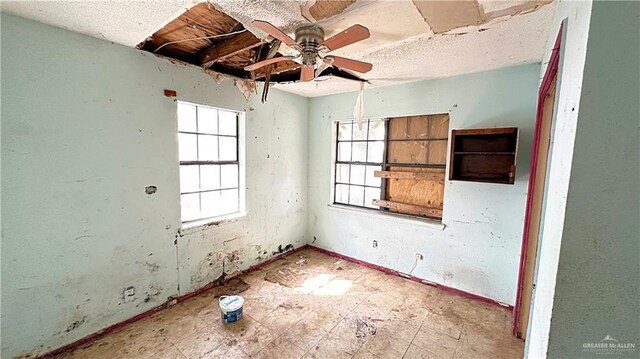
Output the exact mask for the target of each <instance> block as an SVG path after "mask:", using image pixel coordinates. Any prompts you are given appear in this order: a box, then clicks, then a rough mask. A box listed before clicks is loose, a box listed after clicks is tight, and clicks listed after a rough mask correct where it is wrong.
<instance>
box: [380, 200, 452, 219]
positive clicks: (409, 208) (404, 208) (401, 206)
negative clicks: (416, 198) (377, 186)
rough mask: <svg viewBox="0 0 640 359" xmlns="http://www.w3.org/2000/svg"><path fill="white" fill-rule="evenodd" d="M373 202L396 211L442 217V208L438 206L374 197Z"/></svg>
mask: <svg viewBox="0 0 640 359" xmlns="http://www.w3.org/2000/svg"><path fill="white" fill-rule="evenodd" d="M373 204H375V205H376V206H380V207H384V208H389V209H392V210H395V211H397V212H402V213H407V214H415V215H417V216H428V217H438V218H442V210H441V209H439V208H429V207H423V206H416V205H414V204H406V203H400V202H391V201H385V200H381V199H374V200H373Z"/></svg>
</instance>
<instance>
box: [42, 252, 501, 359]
mask: <svg viewBox="0 0 640 359" xmlns="http://www.w3.org/2000/svg"><path fill="white" fill-rule="evenodd" d="M305 248H309V249H312V250H314V251H317V252H320V253H323V254H326V255H328V256H331V257H335V258H340V259H344V260H346V261H349V262H353V263H356V264H359V265H362V266H365V267H368V268H373V269H376V270H379V271H381V272H385V273H388V274H390V275H396V276H399V277H402V278H406V279H409V280H412V281H415V282H418V283H421V284H425V285H429V286H432V287H435V288H438V289H441V290H443V291H446V292H449V293H452V294H456V295H459V296H461V297H465V298H468V299H473V300H476V301H479V302H483V303H487V304H492V305H496V306H499V307H502V308H506V309H508V310H512V309H513V307H512V306H511V305H508V304H505V303H502V302H499V301H497V300H494V299H491V298H486V297H483V296H480V295H477V294H473V293H469V292H465V291H463V290H460V289H456V288H451V287H447V286H445V285H442V284H438V283H434V282H430V281H427V280H424V279H421V278H418V277H415V276H407V275H406V274H404V273H402V272H398V271H395V270H393V269H390V268H387V267H383V266H379V265H376V264H372V263H369V262H365V261H361V260H359V259H356V258H352V257H349V256H346V255H343V254H340V253H336V252H332V251H329V250H326V249H323V248H319V247H315V246H311V245H309V244H305V245H304V246H301V247H298V248H295V249H292V250H290V251H288V252H284V253H281V254H278V255H277V256H274V257H271V258H269V259H267V260H266V261H264V262H261V263H259V264H256V265H254V266H251V267H249V268H247V269H246V270H244V271H242V272H239V273H237V274H235V275H234V276H233V277H237V276H239V275H242V274H246V273H249V272H252V271H254V270H257V269H260V268H261V267H264V266H266V265H267V264H269V263H272V262H274V261H276V260H278V259H281V258H284V257H287V256H289V255H291V254H294V253H296V252H298V251H301V250H303V249H305ZM233 277H229V279H231V278H233ZM214 286H215V284H214V283H209V284H207V285H205V286H204V287H202V288H199V289H196V290H194V291H192V292H189V293H186V294H184V295H181V296H179V297H177V298H174V299H175V300H177V303H180V302H184V301H185V300H187V299H189V298H192V297H195V296H198V295H200V294H202V293H204V292H206V291H208V290H209V289H211V288H213V287H214ZM168 307H170V306H169V305H168V303H164V304H162V305H159V306H157V307H155V308H152V309H149V310H147V311H145V312H142V313H140V314H138V315H136V316H134V317H132V318H129V319H126V320H124V321H122V322H119V323H116V324H113V325H111V326H108V327H106V328H104V329H101V330H99V331H97V332H95V333H93V334H89V335H88V336H86V337H84V338H81V339H78V340H76V341H74V342H72V343H70V344H67V345H64V346H62V347H59V348H57V349H54V350H52V351H50V352H48V353H46V354H43V355H40V356H37V357H36V358H40V359H43V358H51V357H53V356H56V355H58V354H61V353H64V352H67V351H69V350H73V349H76V348H78V347H81V346H82V345H85V344H88V343H90V342H92V341H94V340H97V339H99V338H101V337H103V336H105V335H107V334H109V333H112V332H114V331H116V330H118V329H121V328H123V327H126V326H127V325H129V324H133V323H135V322H137V321H139V320H142V319H144V318H146V317H148V316H151V315H153V314H155V313H157V312H159V311H161V310H163V309H165V308H168Z"/></svg>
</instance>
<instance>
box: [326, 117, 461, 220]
mask: <svg viewBox="0 0 640 359" xmlns="http://www.w3.org/2000/svg"><path fill="white" fill-rule="evenodd" d="M448 133H449V116H448V115H447V114H443V115H428V116H409V117H397V118H391V119H371V120H367V121H365V122H364V123H363V124H362V126H359V125H358V124H357V123H356V122H355V121H346V122H337V123H336V134H337V141H336V160H335V184H334V185H335V187H334V199H333V201H334V203H338V204H345V205H350V206H357V207H367V208H373V209H378V210H381V211H390V212H397V213H403V214H410V215H415V216H421V217H431V218H438V219H441V218H442V207H443V199H444V178H445V175H444V170H445V166H446V158H447V138H448Z"/></svg>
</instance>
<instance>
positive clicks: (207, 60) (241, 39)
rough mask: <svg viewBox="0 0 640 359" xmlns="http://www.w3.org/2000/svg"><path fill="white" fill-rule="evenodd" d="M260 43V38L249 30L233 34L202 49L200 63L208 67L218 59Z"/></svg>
mask: <svg viewBox="0 0 640 359" xmlns="http://www.w3.org/2000/svg"><path fill="white" fill-rule="evenodd" d="M261 43H262V40H260V39H258V38H257V37H255V35H253V34H252V33H250V32H249V31H245V32H242V33H239V34H237V35H233V36H232V37H230V38H228V39H226V40H224V41H222V42H220V43H218V44H216V45H213V46H212V47H210V48H208V49H206V50H204V51H202V53H201V55H200V64H201V65H202V66H203V67H209V66H211V64H213V63H214V62H216V61H220V60H223V59H225V58H227V57H229V56H233V55H235V54H238V53H240V52H243V51H245V50H248V49H252V48H254V47H256V46H258V45H260V44H261Z"/></svg>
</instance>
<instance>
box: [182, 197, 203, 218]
mask: <svg viewBox="0 0 640 359" xmlns="http://www.w3.org/2000/svg"><path fill="white" fill-rule="evenodd" d="M180 208H181V211H182V212H181V213H182V222H186V221H193V220H194V219H198V218H200V195H199V194H198V193H193V194H183V195H181V196H180Z"/></svg>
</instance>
